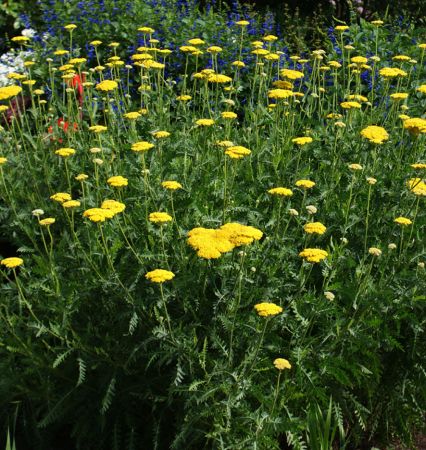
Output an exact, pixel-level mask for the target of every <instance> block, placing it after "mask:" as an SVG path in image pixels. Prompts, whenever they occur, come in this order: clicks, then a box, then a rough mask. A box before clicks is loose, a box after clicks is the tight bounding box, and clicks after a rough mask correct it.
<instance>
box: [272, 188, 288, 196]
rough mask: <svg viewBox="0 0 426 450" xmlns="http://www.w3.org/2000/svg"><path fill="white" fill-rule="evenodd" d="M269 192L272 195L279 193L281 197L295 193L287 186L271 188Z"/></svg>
mask: <svg viewBox="0 0 426 450" xmlns="http://www.w3.org/2000/svg"><path fill="white" fill-rule="evenodd" d="M268 193H269V194H272V195H279V196H281V197H291V196H292V195H293V191H292V190H291V189H287V188H285V187H276V188H272V189H269V191H268Z"/></svg>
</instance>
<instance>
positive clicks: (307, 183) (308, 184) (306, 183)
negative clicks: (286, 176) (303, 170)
mask: <svg viewBox="0 0 426 450" xmlns="http://www.w3.org/2000/svg"><path fill="white" fill-rule="evenodd" d="M295 185H296V186H297V187H301V188H303V189H311V188H313V187H314V186H315V182H314V181H311V180H297V181H296V183H295Z"/></svg>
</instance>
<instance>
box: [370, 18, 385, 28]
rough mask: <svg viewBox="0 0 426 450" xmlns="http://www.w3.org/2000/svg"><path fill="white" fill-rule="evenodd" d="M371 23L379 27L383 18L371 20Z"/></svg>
mask: <svg viewBox="0 0 426 450" xmlns="http://www.w3.org/2000/svg"><path fill="white" fill-rule="evenodd" d="M371 23H372V24H373V25H375V26H376V27H379V26H380V25H383V24H384V22H383V20H373V21H372V22H371Z"/></svg>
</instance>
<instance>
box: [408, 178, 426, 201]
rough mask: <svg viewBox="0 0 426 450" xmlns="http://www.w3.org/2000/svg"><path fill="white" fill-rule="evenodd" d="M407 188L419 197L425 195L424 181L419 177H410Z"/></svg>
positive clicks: (425, 184)
mask: <svg viewBox="0 0 426 450" xmlns="http://www.w3.org/2000/svg"><path fill="white" fill-rule="evenodd" d="M407 185H408V189H409V190H410V191H411V192H412V193H413V194H414V195H418V196H420V197H425V196H426V183H425V182H424V181H423V180H422V179H421V178H410V179H409V180H408V182H407Z"/></svg>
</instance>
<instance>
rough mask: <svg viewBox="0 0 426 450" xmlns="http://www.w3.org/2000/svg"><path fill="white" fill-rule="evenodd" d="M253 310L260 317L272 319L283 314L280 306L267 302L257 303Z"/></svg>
mask: <svg viewBox="0 0 426 450" xmlns="http://www.w3.org/2000/svg"><path fill="white" fill-rule="evenodd" d="M254 309H255V310H256V312H257V314H258V315H259V316H260V317H272V316H276V315H277V314H280V313H282V312H283V309H282V308H281V306H278V305H276V304H275V303H269V302H262V303H258V304H257V305H254Z"/></svg>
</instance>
